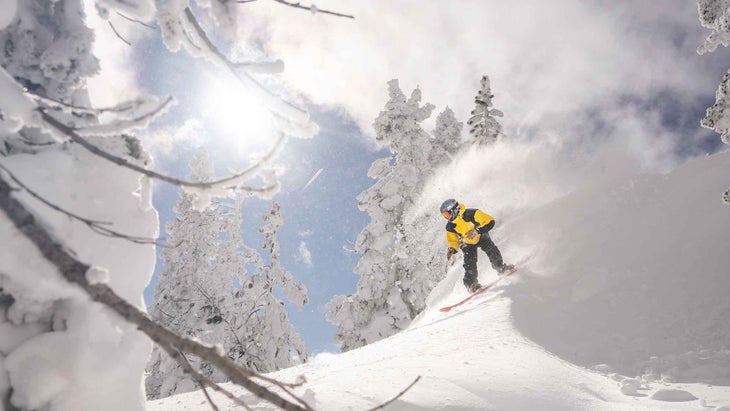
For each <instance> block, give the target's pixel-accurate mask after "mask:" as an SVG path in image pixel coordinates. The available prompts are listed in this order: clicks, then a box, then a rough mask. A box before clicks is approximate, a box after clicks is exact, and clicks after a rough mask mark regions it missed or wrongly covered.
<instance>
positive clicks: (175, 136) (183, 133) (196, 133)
mask: <svg viewBox="0 0 730 411" xmlns="http://www.w3.org/2000/svg"><path fill="white" fill-rule="evenodd" d="M140 138H141V139H142V141H143V143H144V147H145V150H147V151H148V152H149V153H150V154H151V155H152V157H154V158H158V157H159V158H165V160H166V161H169V162H173V161H175V160H176V157H177V155H178V154H179V153H181V152H184V151H185V150H182V149H181V148H182V147H187V148H195V147H198V146H201V145H204V143H205V142H206V140H207V134H206V132H205V129H204V128H203V125H202V124H201V123H200V121H198V120H195V119H191V120H187V121H185V122H184V123H183V124H182V125H181V126H180V127H174V126H168V127H156V128H149V129H146V130H143V131H142V132H141V133H140Z"/></svg>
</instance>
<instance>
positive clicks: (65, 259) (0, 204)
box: [0, 177, 306, 411]
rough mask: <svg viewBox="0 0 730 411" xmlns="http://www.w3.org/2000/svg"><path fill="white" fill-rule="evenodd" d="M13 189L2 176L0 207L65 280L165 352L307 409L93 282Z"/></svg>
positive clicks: (282, 404)
mask: <svg viewBox="0 0 730 411" xmlns="http://www.w3.org/2000/svg"><path fill="white" fill-rule="evenodd" d="M12 191H13V188H12V187H11V186H10V185H9V184H8V183H7V182H5V180H4V179H3V178H2V177H0V209H2V210H3V212H4V213H5V215H6V216H7V217H8V219H9V220H10V221H11V222H12V223H13V225H14V226H15V227H16V228H17V229H18V230H19V231H20V232H21V233H23V235H25V236H26V237H27V238H28V239H29V240H30V241H31V242H32V243H33V244H34V245H35V247H36V248H37V250H38V251H39V252H40V253H41V254H42V255H43V257H44V258H46V260H48V261H49V262H50V263H52V264H53V265H55V266H56V268H58V271H59V273H60V274H61V275H62V276H63V277H64V279H66V281H68V282H69V283H72V284H75V285H77V286H78V287H80V288H81V289H82V290H83V291H84V292H85V293H86V294H87V295H88V296H89V298H91V300H92V301H95V302H98V303H100V304H102V305H104V306H106V307H107V308H109V309H111V310H112V311H113V312H115V313H116V314H117V315H119V316H120V317H122V318H124V319H125V320H126V321H128V322H130V323H132V324H135V325H136V326H137V328H138V329H139V330H140V331H141V332H142V333H144V334H145V335H147V336H148V337H149V338H150V339H151V340H152V341H154V342H155V343H157V344H158V345H160V346H161V347H162V348H163V349H165V350H166V351H167V350H172V352H176V351H180V352H183V353H188V354H191V355H194V356H197V357H199V358H201V359H202V360H204V361H206V362H208V363H210V364H211V365H213V366H215V367H216V368H218V369H219V370H220V371H221V372H222V373H223V374H225V375H226V376H227V377H228V378H229V379H230V380H231V382H233V383H235V384H238V385H240V386H242V387H244V388H245V389H247V390H248V391H250V392H251V393H253V394H254V395H256V396H257V397H259V398H261V399H263V400H265V401H268V402H270V403H271V404H273V405H275V406H277V407H279V408H281V409H283V410H298V411H301V410H306V408H303V407H301V406H299V405H297V404H295V403H292V402H290V401H288V400H286V399H285V398H283V397H281V396H280V395H278V394H276V393H274V392H272V391H270V390H268V389H267V388H266V387H263V386H261V385H259V384H257V383H255V382H253V381H251V378H252V377H255V376H256V373H254V372H252V371H250V370H247V369H245V368H242V367H241V366H239V365H237V364H236V363H234V362H233V361H232V360H231V359H229V358H227V357H224V356H222V355H220V354H218V352H217V351H216V349H215V347H209V346H205V345H203V344H201V343H199V342H197V341H195V340H192V339H189V338H186V337H182V336H179V335H177V334H175V333H174V332H172V331H170V330H168V329H167V328H165V327H163V326H161V325H160V324H157V323H156V322H154V321H153V320H152V319H150V317H149V316H148V315H147V314H146V313H144V312H142V311H140V310H139V309H138V308H137V307H135V306H133V305H132V304H130V303H128V302H127V301H126V300H124V299H123V298H121V297H120V296H119V295H117V294H116V293H115V292H114V291H113V290H112V289H111V288H110V287H109V286H107V285H106V284H104V283H94V284H92V283H90V282H89V280H88V279H87V276H86V273H87V272H88V271H89V269H90V268H91V267H90V266H89V265H88V264H85V263H82V262H80V261H78V260H77V259H76V258H75V257H73V256H72V255H71V254H70V253H69V252H68V251H67V250H66V248H65V247H63V245H61V243H60V242H58V241H57V240H55V239H54V238H53V237H52V236H51V235H50V234H49V233H48V232H47V231H46V229H45V228H44V227H43V225H42V224H40V223H39V222H38V221H36V218H35V216H34V215H33V214H31V213H30V212H29V211H28V210H27V209H26V208H25V206H24V205H23V204H22V203H21V202H20V201H18V200H16V199H14V198H13V197H12V194H11V193H12ZM168 352H170V351H168Z"/></svg>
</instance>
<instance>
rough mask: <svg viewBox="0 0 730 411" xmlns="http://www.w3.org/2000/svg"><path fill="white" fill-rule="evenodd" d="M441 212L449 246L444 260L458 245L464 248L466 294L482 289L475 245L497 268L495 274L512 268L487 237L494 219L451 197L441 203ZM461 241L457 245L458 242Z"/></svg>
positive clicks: (500, 273) (451, 254) (449, 258)
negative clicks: (445, 220)
mask: <svg viewBox="0 0 730 411" xmlns="http://www.w3.org/2000/svg"><path fill="white" fill-rule="evenodd" d="M441 215H443V216H444V218H445V219H447V220H449V222H448V223H446V241H448V242H449V249H448V251H446V259H447V260H451V257H452V256H453V255H454V254H456V252H457V251H458V249H459V248H461V249H462V251H464V285H465V286H466V288H467V289H468V290H469V292H470V293H474V292H476V291H477V290H478V289H480V288H482V286H481V284H479V282H477V277H478V276H479V272H478V271H477V248H481V249H482V250H483V251H484V252H485V253H487V257H489V262H491V263H492V268H494V269H495V270H497V273H498V274H499V275H502V274H504V273H506V272H509V271H511V270H514V268H515V267H514V266H513V265H511V264H505V263H504V261H502V253H500V252H499V249H498V248H497V246H496V245H495V244H494V242H493V241H492V239H491V238H489V230H491V229H492V228H493V227H494V218H493V217H492V216H490V215H489V214H487V213H485V212H483V211H481V210H479V209H476V208H466V207H465V206H464V205H463V204H459V203H458V202H457V201H456V200H454V199H453V198H450V199H448V200H446V201H444V202H443V204H441ZM460 243H461V247H459V244H460Z"/></svg>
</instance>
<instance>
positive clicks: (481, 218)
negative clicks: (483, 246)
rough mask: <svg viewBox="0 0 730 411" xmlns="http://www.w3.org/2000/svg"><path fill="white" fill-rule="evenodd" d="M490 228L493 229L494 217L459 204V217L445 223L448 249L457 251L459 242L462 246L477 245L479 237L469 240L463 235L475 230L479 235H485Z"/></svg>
mask: <svg viewBox="0 0 730 411" xmlns="http://www.w3.org/2000/svg"><path fill="white" fill-rule="evenodd" d="M492 227H494V217H492V216H490V215H489V214H487V213H485V212H483V211H481V210H479V209H476V208H466V207H464V204H459V215H458V216H457V217H456V218H455V219H453V220H452V221H449V222H448V223H446V241H448V242H449V247H450V248H453V249H454V250H458V249H459V240H461V241H463V242H464V244H471V245H474V244H477V243H479V240H480V239H481V235H479V236H476V237H474V238H472V239H471V240H470V239H468V238H466V236H465V235H464V234H466V233H467V232H468V231H469V230H471V229H475V230H476V231H477V232H478V233H479V234H485V233H487V232H488V231H489V230H491V229H492Z"/></svg>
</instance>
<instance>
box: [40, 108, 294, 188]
mask: <svg viewBox="0 0 730 411" xmlns="http://www.w3.org/2000/svg"><path fill="white" fill-rule="evenodd" d="M40 113H41V117H42V119H43V121H44V122H45V123H47V124H48V125H49V126H50V127H51V128H53V129H55V130H56V131H58V132H60V133H62V134H64V135H66V136H68V137H69V138H70V139H71V141H73V142H74V143H77V144H79V145H80V146H82V147H84V148H85V149H87V150H88V151H89V152H91V153H92V154H94V155H97V156H99V157H101V158H103V159H105V160H108V161H110V162H112V163H114V164H116V165H119V166H121V167H125V168H128V169H130V170H133V171H136V172H138V173H141V174H144V175H146V176H147V177H150V178H155V179H158V180H161V181H164V182H167V183H170V184H174V185H177V186H182V187H192V188H199V189H237V190H242V191H244V192H247V193H251V194H260V195H266V194H269V193H271V192H273V191H274V190H276V189H277V188H278V184H276V183H274V184H271V185H268V186H266V187H262V188H254V187H246V186H237V184H238V183H240V182H242V181H244V180H247V179H249V178H252V177H253V176H254V175H256V174H257V173H259V172H260V171H261V170H262V169H263V168H264V167H265V166H266V165H267V164H268V163H269V162H270V161H271V159H272V158H273V157H274V155H275V154H276V153H277V152H278V150H279V148H280V147H281V146H282V143H283V141H284V140H285V138H284V136H282V135H280V136H279V139H278V140H277V141H276V143H275V144H274V147H273V148H272V149H271V151H269V153H268V154H266V155H265V156H264V157H263V158H261V160H259V161H258V162H257V163H256V164H255V165H253V166H252V167H250V168H249V169H247V170H245V171H242V172H240V173H237V174H234V175H231V176H229V177H226V178H223V179H220V180H217V181H212V182H192V181H186V180H182V179H179V178H175V177H170V176H166V175H164V174H160V173H158V172H156V171H153V170H148V169H146V168H144V167H141V166H139V165H137V164H135V163H133V162H130V161H128V160H126V159H124V158H122V157H118V156H115V155H113V154H110V153H108V152H106V151H104V150H102V149H100V148H99V147H97V146H95V145H93V144H91V143H90V142H89V141H88V140H86V139H85V138H83V137H82V136H80V135H79V134H78V133H77V132H76V131H75V129H73V128H71V127H69V126H67V125H65V124H63V123H61V122H60V121H59V120H57V119H55V118H54V117H53V116H51V115H49V114H48V113H46V112H45V111H44V110H42V109H41V110H40Z"/></svg>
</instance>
